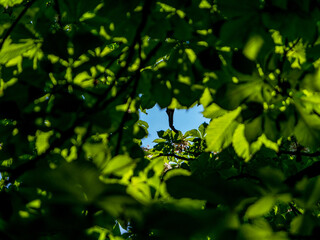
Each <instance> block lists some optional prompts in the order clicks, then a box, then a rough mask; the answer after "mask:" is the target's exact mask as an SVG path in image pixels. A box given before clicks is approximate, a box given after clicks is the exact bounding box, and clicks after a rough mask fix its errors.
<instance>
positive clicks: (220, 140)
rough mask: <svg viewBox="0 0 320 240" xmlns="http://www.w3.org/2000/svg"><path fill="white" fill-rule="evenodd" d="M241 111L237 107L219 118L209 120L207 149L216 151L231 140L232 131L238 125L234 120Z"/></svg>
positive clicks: (227, 144)
mask: <svg viewBox="0 0 320 240" xmlns="http://www.w3.org/2000/svg"><path fill="white" fill-rule="evenodd" d="M240 112H241V108H240V107H239V108H237V109H236V110H234V111H231V112H229V113H227V114H225V115H223V116H221V117H219V118H215V119H213V120H211V122H210V123H209V126H208V127H207V136H206V141H207V145H208V147H207V151H214V152H218V151H221V149H223V148H226V147H228V146H229V145H230V143H231V142H232V137H233V133H234V131H235V130H236V128H237V126H238V124H239V123H238V122H237V121H236V120H235V119H236V118H237V117H238V116H239V114H240Z"/></svg>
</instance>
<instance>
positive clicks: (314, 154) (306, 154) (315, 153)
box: [278, 150, 320, 157]
mask: <svg viewBox="0 0 320 240" xmlns="http://www.w3.org/2000/svg"><path fill="white" fill-rule="evenodd" d="M278 154H289V155H299V154H300V155H302V156H307V157H319V156H320V151H317V152H313V153H308V152H298V151H286V150H281V151H279V152H278Z"/></svg>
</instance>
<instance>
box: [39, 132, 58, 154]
mask: <svg viewBox="0 0 320 240" xmlns="http://www.w3.org/2000/svg"><path fill="white" fill-rule="evenodd" d="M53 134H54V132H53V131H49V132H41V131H38V132H37V133H36V136H37V140H36V149H37V153H38V155H41V154H42V153H44V152H45V151H46V150H47V149H48V148H49V147H50V144H49V138H50V137H51V136H52V135H53Z"/></svg>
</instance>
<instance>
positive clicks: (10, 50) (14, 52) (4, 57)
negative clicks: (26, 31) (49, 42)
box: [0, 39, 35, 64]
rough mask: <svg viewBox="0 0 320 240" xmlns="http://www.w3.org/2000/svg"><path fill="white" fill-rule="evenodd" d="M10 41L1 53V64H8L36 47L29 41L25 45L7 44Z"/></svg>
mask: <svg viewBox="0 0 320 240" xmlns="http://www.w3.org/2000/svg"><path fill="white" fill-rule="evenodd" d="M7 42H8V41H6V43H5V44H4V45H3V47H2V49H1V51H0V63H1V64H3V63H7V62H8V61H10V60H11V59H13V58H15V57H18V56H20V55H22V54H23V53H25V52H27V51H28V50H30V49H31V48H33V47H35V44H34V42H33V41H32V40H31V39H29V40H28V41H27V42H25V43H19V44H16V43H12V44H7Z"/></svg>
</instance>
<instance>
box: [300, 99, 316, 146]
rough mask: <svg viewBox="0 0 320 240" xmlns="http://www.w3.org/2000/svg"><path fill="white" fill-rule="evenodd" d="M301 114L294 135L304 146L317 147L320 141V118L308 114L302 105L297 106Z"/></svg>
mask: <svg viewBox="0 0 320 240" xmlns="http://www.w3.org/2000/svg"><path fill="white" fill-rule="evenodd" d="M296 108H297V110H298V112H299V115H300V116H299V119H298V124H297V126H296V127H295V129H294V135H295V136H296V138H297V140H298V141H299V142H300V143H301V144H302V145H303V146H309V147H317V146H319V141H320V117H319V116H317V115H315V114H310V113H307V112H306V111H305V110H304V109H303V108H302V107H301V106H300V105H296Z"/></svg>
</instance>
